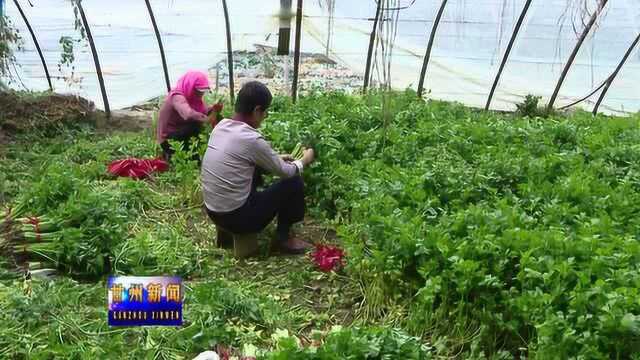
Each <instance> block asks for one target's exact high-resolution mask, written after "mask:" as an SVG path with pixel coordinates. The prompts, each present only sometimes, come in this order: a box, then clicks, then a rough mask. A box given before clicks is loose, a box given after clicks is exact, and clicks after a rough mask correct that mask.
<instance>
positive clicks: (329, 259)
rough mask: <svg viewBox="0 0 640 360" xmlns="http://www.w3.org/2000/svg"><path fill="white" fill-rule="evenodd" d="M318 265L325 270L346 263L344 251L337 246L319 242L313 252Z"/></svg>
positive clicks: (312, 255) (327, 270)
mask: <svg viewBox="0 0 640 360" xmlns="http://www.w3.org/2000/svg"><path fill="white" fill-rule="evenodd" d="M311 258H312V259H313V262H315V264H316V266H318V268H319V269H320V270H322V271H324V272H329V271H331V270H334V269H335V268H336V267H341V266H343V265H344V259H343V258H344V251H343V250H342V249H340V248H338V247H336V246H332V245H323V244H317V245H316V248H315V250H314V251H313V252H312V253H311Z"/></svg>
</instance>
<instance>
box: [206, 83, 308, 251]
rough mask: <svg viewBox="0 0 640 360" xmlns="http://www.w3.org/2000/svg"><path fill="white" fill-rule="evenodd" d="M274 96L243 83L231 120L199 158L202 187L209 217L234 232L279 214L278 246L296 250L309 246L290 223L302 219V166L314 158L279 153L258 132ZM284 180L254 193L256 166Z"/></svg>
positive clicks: (222, 123) (217, 130)
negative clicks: (298, 158) (201, 159)
mask: <svg viewBox="0 0 640 360" xmlns="http://www.w3.org/2000/svg"><path fill="white" fill-rule="evenodd" d="M271 100H272V95H271V92H270V91H269V89H268V88H267V87H266V86H265V85H264V84H262V83H260V82H257V81H252V82H249V83H247V84H245V85H244V86H243V87H242V89H240V92H239V93H238V97H237V100H236V104H235V114H234V115H233V117H232V118H231V119H223V120H222V121H220V122H219V123H218V124H217V126H216V127H215V128H214V130H213V132H212V133H211V137H210V138H209V144H208V147H207V151H206V153H205V155H204V159H203V161H202V172H201V178H202V189H203V193H204V202H205V206H206V208H207V212H208V214H209V217H210V218H211V219H212V220H213V221H214V222H215V223H216V224H218V225H220V226H222V227H223V228H225V229H228V230H229V231H232V232H234V233H237V234H242V233H255V232H259V231H261V230H262V229H264V228H265V227H266V226H267V225H268V224H269V223H270V222H271V220H273V218H274V217H276V216H277V217H278V225H277V233H278V245H279V247H280V249H281V250H282V251H284V252H288V253H295V254H300V253H304V251H305V250H306V249H307V248H309V247H310V244H309V243H307V242H305V241H302V240H299V239H296V238H295V237H293V236H291V234H290V229H291V226H292V225H293V224H294V223H297V222H299V221H302V220H303V219H304V211H305V206H304V183H303V180H302V177H301V174H302V171H303V169H304V168H305V167H306V166H307V165H309V164H310V163H312V162H313V161H314V151H313V149H304V151H303V154H304V156H303V157H302V159H301V160H294V159H293V158H292V157H291V155H278V154H277V153H276V152H275V151H274V150H273V148H272V147H271V145H270V144H269V143H268V142H267V141H266V140H265V139H264V137H263V136H262V134H260V132H259V131H258V128H259V127H260V124H262V122H263V121H264V119H265V118H266V117H267V115H268V114H267V112H268V108H269V106H270V105H271ZM261 169H262V170H265V171H268V172H270V173H273V174H275V175H277V176H279V177H280V178H282V180H279V181H278V182H276V183H275V184H273V185H271V186H269V187H268V188H267V189H265V190H263V191H257V189H256V188H257V185H258V183H259V180H260V175H259V172H260V170H261Z"/></svg>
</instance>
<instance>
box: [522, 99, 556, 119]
mask: <svg viewBox="0 0 640 360" xmlns="http://www.w3.org/2000/svg"><path fill="white" fill-rule="evenodd" d="M540 99H542V96H534V95H527V96H526V97H525V98H524V101H523V102H522V103H520V104H516V108H517V110H516V115H518V116H523V117H530V118H535V117H543V118H546V117H549V116H550V115H552V112H549V110H548V109H547V108H546V107H544V106H540V105H538V103H539V102H540Z"/></svg>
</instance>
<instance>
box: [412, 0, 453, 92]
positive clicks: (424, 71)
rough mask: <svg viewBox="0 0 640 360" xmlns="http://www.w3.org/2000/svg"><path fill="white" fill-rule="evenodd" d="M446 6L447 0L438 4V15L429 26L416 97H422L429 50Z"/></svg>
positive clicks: (429, 56)
mask: <svg viewBox="0 0 640 360" xmlns="http://www.w3.org/2000/svg"><path fill="white" fill-rule="evenodd" d="M446 6H447V0H442V4H441V5H440V9H439V10H438V15H436V19H435V21H434V22H433V27H432V28H431V34H430V35H429V44H428V45H427V51H426V52H425V54H424V60H423V62H422V71H421V72H420V81H419V82H418V97H419V98H422V92H423V90H424V78H425V76H426V75H427V66H429V59H430V58H431V50H432V48H433V43H434V41H435V38H436V31H437V30H438V25H439V24H440V20H441V19H442V14H443V13H444V9H445V7H446Z"/></svg>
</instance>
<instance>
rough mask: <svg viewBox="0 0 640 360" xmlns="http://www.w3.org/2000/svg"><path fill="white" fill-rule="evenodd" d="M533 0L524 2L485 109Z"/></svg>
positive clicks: (486, 107) (488, 104)
mask: <svg viewBox="0 0 640 360" xmlns="http://www.w3.org/2000/svg"><path fill="white" fill-rule="evenodd" d="M531 2H532V0H527V2H526V3H525V4H524V9H522V13H520V18H518V22H517V23H516V27H515V28H514V29H513V34H511V40H509V45H508V46H507V51H505V53H504V57H503V58H502V63H501V64H500V69H499V70H498V74H496V78H495V79H494V80H493V85H492V86H491V91H490V92H489V98H488V99H487V105H486V106H485V107H484V109H485V110H489V107H490V106H491V100H492V99H493V94H494V93H495V91H496V88H497V87H498V83H499V82H500V76H502V72H503V71H504V68H505V66H506V65H507V60H509V55H510V54H511V50H512V49H513V44H514V43H515V42H516V38H517V37H518V33H519V32H520V28H521V27H522V24H523V23H524V19H525V17H526V16H527V12H528V11H529V7H530V6H531Z"/></svg>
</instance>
